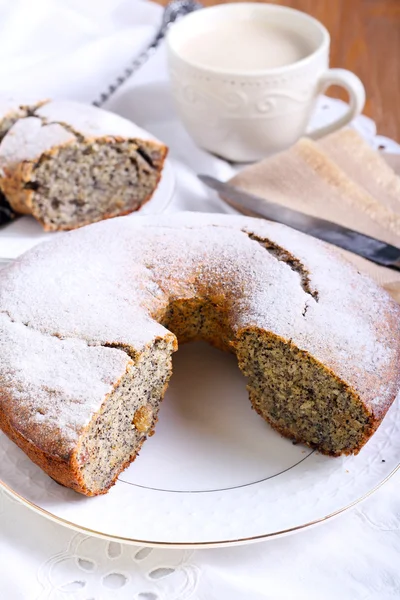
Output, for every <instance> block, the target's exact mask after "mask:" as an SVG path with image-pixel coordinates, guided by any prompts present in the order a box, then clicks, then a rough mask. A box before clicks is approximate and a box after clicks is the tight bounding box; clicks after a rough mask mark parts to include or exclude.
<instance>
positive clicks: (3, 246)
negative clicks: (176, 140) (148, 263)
mask: <svg viewBox="0 0 400 600" xmlns="http://www.w3.org/2000/svg"><path fill="white" fill-rule="evenodd" d="M174 189H175V175H174V170H173V168H172V165H171V162H170V161H169V160H168V159H167V160H166V161H165V165H164V169H163V171H162V175H161V179H160V183H159V184H158V187H157V189H156V191H155V192H154V194H153V197H152V198H151V200H149V202H147V203H146V204H145V205H144V206H143V208H141V209H140V211H139V212H140V213H141V214H157V213H161V212H163V211H164V210H165V209H166V208H167V206H168V205H169V204H170V202H171V200H172V197H173V194H174ZM133 214H136V213H133ZM55 235H60V234H59V233H45V232H44V231H43V228H42V226H41V225H40V224H39V223H38V222H37V221H36V220H35V219H34V218H33V217H21V218H20V219H17V220H16V221H13V222H12V223H10V224H9V225H6V226H5V227H3V228H1V229H0V257H1V258H16V257H17V256H19V255H20V254H22V253H23V252H26V251H27V250H29V249H30V248H32V247H33V246H36V244H39V243H40V242H48V241H49V240H52V239H53V238H54V236H55Z"/></svg>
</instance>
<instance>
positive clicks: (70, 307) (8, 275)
mask: <svg viewBox="0 0 400 600" xmlns="http://www.w3.org/2000/svg"><path fill="white" fill-rule="evenodd" d="M250 234H252V235H253V236H254V235H256V236H257V238H258V239H267V240H270V241H271V242H273V243H274V244H276V245H277V246H280V247H282V248H285V249H286V250H287V251H288V252H290V253H291V254H292V255H294V256H295V257H296V258H297V259H298V260H299V261H300V262H301V263H302V265H303V268H304V269H306V270H307V271H308V279H309V284H310V288H312V289H315V290H316V291H317V293H318V298H317V299H316V298H315V297H313V295H312V294H310V293H308V292H307V291H306V290H305V289H304V286H303V285H302V282H301V279H300V276H299V273H298V272H296V271H295V270H293V269H292V268H291V266H290V265H289V264H287V262H284V261H282V260H279V259H278V258H276V257H275V256H273V255H272V254H270V253H269V252H268V251H267V250H266V249H265V247H264V246H263V245H262V243H260V242H259V241H255V240H254V239H252V238H251V236H250ZM199 296H201V297H207V296H208V297H211V298H218V299H219V300H220V301H221V302H223V304H224V307H225V310H226V311H227V314H228V316H229V319H230V322H231V326H232V328H233V330H234V331H235V332H238V331H239V330H240V329H242V328H246V327H259V328H261V329H266V330H268V331H272V332H274V333H276V334H277V335H279V336H280V337H281V338H284V339H286V340H291V341H292V342H293V343H294V344H296V346H297V347H298V348H300V349H302V350H304V351H306V352H308V353H309V354H311V355H312V356H313V357H315V358H316V359H317V360H319V361H321V362H322V363H324V364H325V365H326V366H327V367H328V368H330V369H331V370H332V371H333V372H334V373H335V374H336V375H337V376H338V377H339V378H341V379H342V380H343V381H345V382H346V383H348V384H349V385H351V386H352V388H353V389H354V390H355V391H356V392H358V394H359V395H360V397H361V398H362V400H363V401H364V402H365V403H366V404H367V405H368V406H370V408H371V409H372V410H373V411H374V413H375V415H376V416H377V417H379V415H380V414H383V413H384V411H385V410H386V408H387V406H388V403H390V401H391V399H392V398H393V397H394V394H395V392H396V391H397V389H398V387H399V375H398V361H399V357H400V344H399V340H400V335H399V333H400V332H399V324H400V318H399V317H400V309H399V307H398V306H397V305H396V304H395V303H394V302H393V301H392V300H391V298H390V297H389V295H387V294H386V293H385V292H384V291H383V290H381V289H380V288H379V287H378V286H377V285H376V284H375V283H374V282H373V281H372V280H370V279H368V278H367V277H365V276H363V275H361V274H359V273H358V272H357V271H356V270H355V269H354V268H353V267H352V266H351V265H350V264H348V263H347V262H345V261H343V260H342V259H341V258H340V257H339V256H338V255H336V253H334V252H332V251H331V250H330V249H329V248H328V247H327V246H326V245H325V244H323V243H321V242H318V241H316V240H314V239H312V238H309V237H308V236H305V235H303V234H301V233H298V232H296V231H294V230H291V229H289V228H286V227H285V226H283V225H278V224H274V223H270V222H267V221H262V220H258V219H251V218H247V217H241V216H228V215H207V214H200V213H180V214H174V215H162V216H153V215H150V216H140V215H135V217H129V218H127V217H122V218H117V219H113V220H111V221H106V222H101V223H97V224H94V225H91V226H88V227H85V228H82V229H80V230H77V231H74V232H71V233H67V234H63V235H61V236H58V237H57V238H55V239H54V241H52V242H48V243H46V244H42V245H40V246H38V247H36V248H34V249H33V250H31V251H29V252H28V253H26V254H25V255H24V256H23V257H22V258H20V259H18V260H17V261H16V263H15V264H13V265H12V266H10V267H8V268H6V269H4V270H3V271H1V272H0V312H3V313H6V314H7V315H8V316H9V317H10V318H11V319H12V320H13V321H16V322H18V323H25V324H26V326H27V327H28V328H29V329H33V330H35V331H36V332H40V333H41V334H42V335H43V336H45V337H46V338H47V336H54V335H57V336H60V337H62V338H65V340H66V342H67V341H68V339H71V338H72V339H73V340H74V339H79V340H84V342H80V343H82V344H83V343H85V348H86V347H87V346H89V347H90V346H101V345H104V344H112V345H120V346H124V347H126V348H127V349H129V352H131V353H132V354H133V355H134V354H135V352H141V351H142V350H143V348H144V347H145V346H146V345H148V344H150V343H151V342H152V341H153V340H154V338H155V337H164V336H166V335H168V332H167V330H166V329H165V328H164V327H163V326H162V325H160V324H159V323H158V322H157V321H156V320H155V319H154V318H153V317H154V316H157V318H159V317H160V315H162V314H163V313H164V312H165V310H166V309H167V307H168V305H169V303H170V302H171V301H173V300H176V299H179V298H195V297H199ZM13 335H15V336H17V337H18V336H19V334H18V332H16V330H15V333H14V334H13ZM51 339H54V338H51ZM66 342H65V343H66ZM32 352H33V350H32ZM30 353H31V351H30V350H29V348H27V349H26V357H27V360H29V358H30ZM43 356H45V354H43ZM59 356H60V355H59ZM14 360H15V356H14V355H12V356H10V355H9V354H8V350H7V346H6V345H3V347H2V350H1V353H0V376H1V374H2V373H3V372H4V368H5V367H4V365H12V364H13V361H14ZM59 360H61V358H58V357H56V356H54V355H53V354H52V352H51V351H50V346H49V353H48V359H46V361H47V362H46V364H48V369H49V373H48V374H47V376H48V377H49V381H50V380H51V377H52V376H51V372H52V369H54V368H55V363H57V362H58V361H59ZM7 369H8V371H9V367H7ZM8 371H7V372H8ZM31 375H32V374H31V371H27V372H26V374H25V381H26V383H27V384H28V383H29V378H30V377H31ZM89 379H90V370H89ZM88 385H89V384H88ZM71 393H72V392H71V390H70V388H69V383H68V381H65V397H66V398H69V397H71ZM62 410H63V409H62ZM71 410H72V412H71ZM73 410H74V409H71V407H70V406H69V407H68V409H67V408H66V409H65V412H64V413H63V416H62V417H60V419H61V420H62V422H63V424H64V426H65V427H66V428H67V429H68V428H70V427H71V426H72V428H73V429H74V430H77V427H78V423H77V422H76V415H75V414H73ZM90 410H92V409H90ZM89 412H90V411H89ZM72 414H73V416H72ZM87 414H88V412H86V413H85V418H83V416H81V417H79V419H81V425H82V426H83V423H84V422H85V423H86V422H87V421H86V418H87ZM73 419H74V420H73ZM79 419H78V420H79ZM63 430H64V427H63Z"/></svg>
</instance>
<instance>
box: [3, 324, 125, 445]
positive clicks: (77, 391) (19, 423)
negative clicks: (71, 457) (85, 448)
mask: <svg viewBox="0 0 400 600" xmlns="http://www.w3.org/2000/svg"><path fill="white" fill-rule="evenodd" d="M0 356H1V373H0V387H1V390H2V393H1V395H0V410H2V411H4V412H5V413H6V414H7V416H8V419H9V420H10V421H11V423H12V424H14V425H15V427H16V429H17V430H18V431H19V432H20V433H21V434H22V435H23V436H24V437H26V438H28V439H29V438H32V439H33V440H34V441H35V444H36V446H38V447H39V448H40V447H41V439H42V436H43V437H45V438H46V447H47V449H48V447H49V440H53V443H54V444H55V447H54V448H53V452H54V454H56V455H60V454H68V452H69V451H71V450H72V449H73V447H74V445H75V444H76V441H77V439H78V435H79V433H80V432H81V430H82V428H83V427H85V426H86V425H88V424H89V422H90V420H91V418H92V416H93V414H94V413H96V412H97V411H98V410H99V408H100V406H101V404H102V402H103V401H104V398H105V397H106V395H107V394H109V393H110V392H111V391H112V390H113V386H114V385H115V384H116V382H117V381H118V380H119V379H120V378H121V377H122V376H123V375H124V373H125V372H126V370H127V368H128V367H129V366H130V365H132V361H131V360H130V359H129V357H128V356H127V355H126V354H125V352H122V351H121V350H117V349H114V348H103V347H89V346H88V345H87V344H86V343H85V342H84V341H83V340H79V339H71V338H70V339H66V340H60V339H58V338H56V337H50V336H46V335H42V334H41V333H40V332H38V331H34V330H33V329H30V328H29V327H26V326H25V325H22V324H21V323H13V322H11V320H10V319H9V317H8V316H7V315H5V314H1V315H0ZM2 405H3V406H2ZM6 405H7V406H6ZM44 424H45V427H44ZM43 446H44V444H43Z"/></svg>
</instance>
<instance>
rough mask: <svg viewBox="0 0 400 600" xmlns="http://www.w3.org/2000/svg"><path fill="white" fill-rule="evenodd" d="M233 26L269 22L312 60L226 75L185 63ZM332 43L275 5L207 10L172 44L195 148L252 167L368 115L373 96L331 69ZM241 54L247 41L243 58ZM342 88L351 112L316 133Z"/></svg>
mask: <svg viewBox="0 0 400 600" xmlns="http://www.w3.org/2000/svg"><path fill="white" fill-rule="evenodd" d="M229 19H245V20H247V21H248V20H249V19H255V20H257V22H258V23H260V22H262V20H263V19H264V20H265V22H266V23H268V26H269V27H270V26H271V25H277V26H278V27H279V26H281V27H282V26H284V27H285V30H286V31H288V30H289V31H291V30H293V32H294V33H295V34H296V35H297V36H298V35H300V36H302V37H303V36H304V39H305V40H307V43H308V44H309V46H310V53H309V54H308V55H307V56H306V57H305V58H302V59H300V60H298V61H297V62H293V63H291V64H288V65H285V66H282V67H275V68H268V69H258V70H242V71H240V70H232V69H229V70H223V69H217V68H214V67H213V66H204V65H202V64H201V63H196V62H195V61H193V59H188V58H187V56H185V48H187V47H188V43H190V40H191V39H193V38H195V36H196V35H198V34H200V33H202V32H204V30H205V29H206V28H207V27H209V26H210V24H211V25H212V26H213V27H215V26H218V24H221V26H222V25H223V23H225V22H226V21H227V20H229ZM329 45H330V37H329V33H328V31H327V30H326V28H325V27H324V26H323V25H322V24H321V23H320V22H319V21H317V20H316V19H314V18H313V17H310V16H309V15H307V14H305V13H303V12H300V11H297V10H294V9H291V8H287V7H283V6H276V5H272V4H256V3H239V4H224V5H219V6H213V7H211V8H205V9H202V10H199V11H196V12H194V13H191V14H189V15H187V16H185V17H184V18H183V19H181V21H179V22H178V23H177V24H175V25H174V26H173V27H172V28H171V29H170V31H169V33H168V36H167V51H168V63H169V70H170V79H171V84H172V89H173V94H174V97H175V101H176V106H177V108H178V112H179V114H180V117H181V119H182V121H183V123H184V125H185V127H186V129H187V130H188V132H189V133H190V135H191V136H192V137H193V139H194V140H195V142H196V143H197V144H198V145H199V146H201V147H202V148H205V149H206V150H209V151H210V152H213V153H215V154H217V155H219V156H222V157H224V158H226V159H228V160H231V161H238V162H250V161H255V160H259V159H261V158H263V157H265V156H268V155H269V154H273V153H275V152H279V151H280V150H283V149H285V148H287V147H289V146H291V145H292V144H293V143H295V142H296V141H297V140H298V139H299V137H301V136H302V135H308V136H310V137H312V138H318V137H321V136H323V135H325V134H327V133H330V132H332V131H334V130H336V129H338V128H340V127H343V126H344V125H346V124H347V123H349V121H351V120H352V119H353V118H354V117H356V116H357V115H358V114H360V113H361V111H362V109H363V107H364V103H365V90H364V86H363V84H362V83H361V81H360V79H359V78H358V77H357V76H356V75H354V73H351V72H350V71H346V70H344V69H329ZM237 51H240V37H239V39H238V40H237V46H236V49H235V52H237ZM333 84H335V85H339V86H342V87H343V88H345V90H347V92H348V94H349V108H348V110H347V112H346V113H345V114H344V116H342V117H340V118H338V119H337V120H336V121H335V122H334V123H332V124H330V125H328V126H326V127H323V128H321V129H318V130H317V131H311V132H310V131H308V130H307V126H308V123H309V121H310V117H311V114H312V112H313V109H314V106H315V101H316V98H317V96H318V94H322V93H323V92H324V91H325V90H326V89H327V88H328V87H329V86H331V85H333Z"/></svg>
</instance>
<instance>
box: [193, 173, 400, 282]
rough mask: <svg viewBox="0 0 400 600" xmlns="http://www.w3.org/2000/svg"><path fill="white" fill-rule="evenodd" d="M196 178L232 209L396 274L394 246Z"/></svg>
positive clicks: (399, 265)
mask: <svg viewBox="0 0 400 600" xmlns="http://www.w3.org/2000/svg"><path fill="white" fill-rule="evenodd" d="M198 177H199V179H200V181H202V182H203V183H205V184H206V185H207V186H208V187H210V188H212V189H213V190H215V191H216V192H218V194H219V195H220V196H221V198H222V200H225V201H226V202H227V203H228V204H230V205H232V206H233V208H236V209H238V210H241V209H245V210H247V211H249V212H251V213H252V214H254V215H256V216H258V217H263V218H264V219H269V220H270V221H276V222H277V223H283V225H287V226H288V227H292V228H293V229H297V231H302V232H303V233H306V234H308V235H311V236H313V237H316V238H318V239H320V240H323V241H324V242H328V243H329V244H334V245H335V246H339V248H343V249H344V250H349V251H350V252H354V254H358V255H359V256H362V257H363V258H367V259H368V260H370V261H372V262H374V263H376V264H378V265H381V266H383V267H389V268H391V269H395V270H396V271H400V248H396V246H392V245H391V244H387V243H386V242H382V241H380V240H377V239H376V238H373V237H370V236H369V235H364V234H363V233H359V232H358V231H354V229H349V228H348V227H344V226H343V225H338V224H337V223H332V222H331V221H327V220H326V219H320V218H319V217H312V216H311V215H306V214H304V213H302V212H299V211H297V210H293V209H292V208H287V207H286V206H283V205H282V204H276V203H275V202H269V201H267V200H264V198H259V197H258V196H255V195H253V194H249V193H248V192H244V191H242V190H241V189H239V188H237V187H235V186H233V185H231V184H229V183H223V182H222V181H219V180H218V179H215V178H214V177H210V176H209V175H199V176H198Z"/></svg>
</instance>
